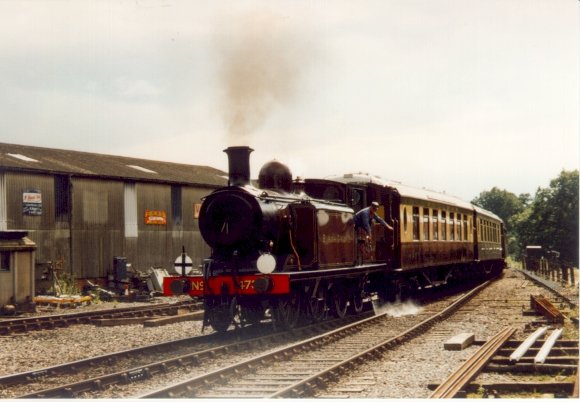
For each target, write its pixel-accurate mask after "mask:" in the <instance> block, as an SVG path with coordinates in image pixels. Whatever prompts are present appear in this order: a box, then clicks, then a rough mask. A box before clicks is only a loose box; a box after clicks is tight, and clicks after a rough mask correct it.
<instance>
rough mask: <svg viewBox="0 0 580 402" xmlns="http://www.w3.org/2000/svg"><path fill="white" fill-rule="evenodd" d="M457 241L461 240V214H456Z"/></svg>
mask: <svg viewBox="0 0 580 402" xmlns="http://www.w3.org/2000/svg"><path fill="white" fill-rule="evenodd" d="M456 227H457V240H461V227H462V226H461V214H457V225H456Z"/></svg>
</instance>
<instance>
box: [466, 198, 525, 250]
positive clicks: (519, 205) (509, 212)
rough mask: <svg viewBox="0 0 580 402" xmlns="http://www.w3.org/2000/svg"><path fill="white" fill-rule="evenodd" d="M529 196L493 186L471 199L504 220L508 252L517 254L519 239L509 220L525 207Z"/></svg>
mask: <svg viewBox="0 0 580 402" xmlns="http://www.w3.org/2000/svg"><path fill="white" fill-rule="evenodd" d="M529 197H530V196H529V194H522V195H520V196H519V197H518V196H517V195H515V194H514V193H510V192H509V191H506V190H500V189H499V188H497V187H494V188H492V189H491V190H489V191H483V192H481V193H480V194H479V196H478V197H476V198H475V199H474V200H473V201H472V203H473V204H475V205H478V206H480V207H482V208H484V209H487V210H488V211H491V212H493V213H494V214H496V215H497V216H499V217H500V218H501V219H502V220H503V221H504V225H505V228H506V237H507V252H508V254H511V255H518V254H519V251H520V250H519V241H518V237H517V234H516V232H515V231H514V230H513V228H514V225H513V224H512V223H511V220H512V218H513V217H514V216H517V215H518V214H520V213H521V212H522V211H523V210H524V209H525V206H526V205H527V203H528V201H529Z"/></svg>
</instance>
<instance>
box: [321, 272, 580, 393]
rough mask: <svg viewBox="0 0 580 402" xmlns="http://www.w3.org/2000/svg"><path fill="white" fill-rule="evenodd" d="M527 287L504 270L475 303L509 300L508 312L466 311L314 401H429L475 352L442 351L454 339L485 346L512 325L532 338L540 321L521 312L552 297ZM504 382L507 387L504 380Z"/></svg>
mask: <svg viewBox="0 0 580 402" xmlns="http://www.w3.org/2000/svg"><path fill="white" fill-rule="evenodd" d="M524 282H526V280H524V279H523V275H522V274H521V273H518V272H515V271H514V270H509V269H508V270H506V272H505V274H504V278H503V279H502V280H501V281H499V282H496V283H495V284H493V285H492V286H491V287H489V288H487V289H484V290H483V291H482V292H481V293H480V295H479V296H478V297H477V298H480V297H483V298H484V299H485V300H498V299H499V298H505V300H506V306H505V308H504V306H502V305H501V303H498V302H493V303H490V304H491V305H488V306H482V307H479V306H478V307H477V309H473V310H471V311H469V308H468V309H467V311H466V312H464V313H461V314H458V315H457V317H455V316H454V317H453V318H452V319H449V320H446V321H444V322H442V323H440V324H438V325H436V326H435V327H433V328H432V329H430V330H429V331H428V332H427V334H428V336H427V337H418V338H415V339H413V340H412V341H410V342H409V343H406V344H403V345H401V346H400V347H398V348H396V349H393V350H391V351H388V352H386V353H385V354H384V355H383V356H382V358H381V359H379V360H376V361H373V362H369V363H366V364H364V365H362V366H360V367H359V368H358V369H356V370H354V371H353V372H352V373H351V375H350V376H349V377H347V378H344V379H343V380H341V381H340V382H338V383H337V384H333V385H332V386H330V387H329V388H328V389H327V390H325V391H323V392H321V393H320V394H318V395H316V397H332V396H333V395H335V396H336V395H343V394H344V390H347V394H348V395H349V396H350V397H351V398H428V397H429V395H431V393H432V392H433V391H431V390H429V389H428V384H439V383H441V382H442V381H443V380H445V379H446V378H447V377H449V375H451V374H452V373H453V372H454V371H455V370H457V368H458V367H460V366H461V364H463V362H465V361H466V360H467V359H468V358H469V357H470V356H471V355H473V353H475V351H476V349H475V348H474V347H470V348H467V349H464V350H462V351H447V350H444V348H443V343H444V342H445V341H446V340H448V339H449V338H451V337H452V336H454V335H456V334H459V333H462V332H470V333H473V334H475V339H476V340H483V341H485V340H487V339H489V338H491V337H492V336H494V335H495V334H496V333H498V332H499V331H500V330H502V329H503V328H505V327H506V326H508V325H511V326H513V327H515V328H516V329H517V331H516V333H515V334H514V336H513V339H525V338H526V337H527V336H528V335H529V332H528V331H525V328H526V324H527V323H530V322H531V321H534V320H537V317H534V316H524V315H522V314H521V313H522V310H525V309H529V294H530V293H533V294H537V293H542V294H544V295H546V296H547V295H548V294H549V292H548V291H545V290H544V291H539V289H540V288H536V287H534V286H533V285H531V284H528V285H526V287H525V288H522V287H521V286H522V284H523V283H524ZM514 295H517V296H516V298H517V299H518V300H519V299H521V307H520V308H516V309H514V308H507V300H510V299H511V300H513V299H514ZM470 303H471V302H470ZM467 306H469V303H468V304H467ZM569 335H570V334H569ZM568 339H570V338H568ZM572 339H578V332H577V330H575V333H573V334H572ZM493 377H494V375H493V374H485V376H483V375H482V378H485V379H486V380H492V379H493ZM502 379H503V380H504V381H505V380H506V377H505V376H504V377H502ZM555 380H556V379H555ZM357 389H358V391H353V392H348V390H351V391H352V390H357Z"/></svg>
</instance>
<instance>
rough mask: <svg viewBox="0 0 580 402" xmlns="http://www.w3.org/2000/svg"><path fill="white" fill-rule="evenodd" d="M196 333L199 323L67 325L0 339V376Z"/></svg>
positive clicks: (52, 311) (97, 306)
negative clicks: (104, 325)
mask: <svg viewBox="0 0 580 402" xmlns="http://www.w3.org/2000/svg"><path fill="white" fill-rule="evenodd" d="M175 301H177V299H171V298H156V299H155V300H154V301H152V303H171V302H175ZM147 304H151V303H119V302H108V303H99V304H90V305H87V306H82V307H80V308H77V309H50V310H49V311H47V309H46V308H40V309H39V313H37V314H42V315H46V314H66V313H73V312H78V311H89V310H91V311H92V310H100V309H111V308H115V307H116V308H123V307H132V306H133V307H134V306H137V305H147ZM26 316H31V314H27V315H26ZM209 332H211V329H209V328H206V329H205V333H209ZM200 334H201V321H185V322H181V323H175V324H168V325H164V326H161V327H144V326H143V325H142V324H134V325H121V326H115V327H97V326H94V325H71V326H70V327H68V328H58V329H54V330H46V331H32V332H29V333H26V334H15V335H9V336H0V361H2V364H1V365H0V376H3V375H8V374H13V373H19V372H23V371H28V370H36V369H40V368H44V367H49V366H54V365H57V364H62V363H66V362H69V361H74V360H79V359H85V358H87V357H93V356H98V355H101V354H104V353H112V352H117V351H121V350H124V349H130V348H135V347H139V346H146V345H151V344H154V343H160V342H165V341H171V340H176V339H182V338H188V337H191V336H196V335H200Z"/></svg>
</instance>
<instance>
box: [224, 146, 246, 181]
mask: <svg viewBox="0 0 580 402" xmlns="http://www.w3.org/2000/svg"><path fill="white" fill-rule="evenodd" d="M252 151H253V149H252V148H250V147H229V148H226V149H224V152H225V153H226V154H228V162H229V172H230V173H229V181H228V185H229V186H245V185H246V184H250V153H251V152H252Z"/></svg>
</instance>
